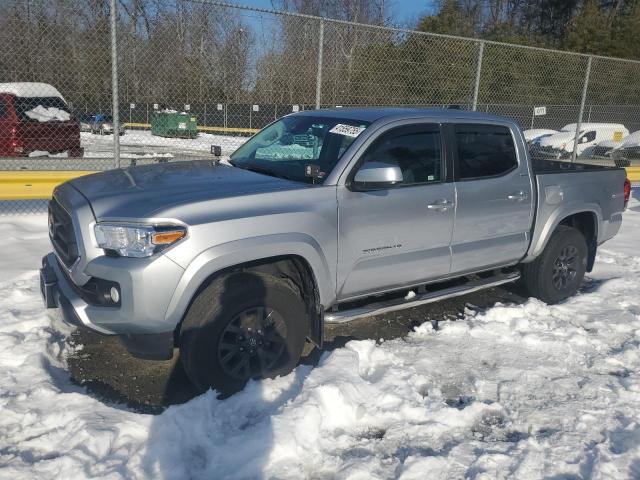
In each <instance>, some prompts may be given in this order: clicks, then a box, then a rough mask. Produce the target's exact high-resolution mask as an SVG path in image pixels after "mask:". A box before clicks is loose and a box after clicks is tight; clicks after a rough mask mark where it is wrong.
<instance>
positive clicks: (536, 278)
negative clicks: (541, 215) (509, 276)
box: [522, 225, 587, 304]
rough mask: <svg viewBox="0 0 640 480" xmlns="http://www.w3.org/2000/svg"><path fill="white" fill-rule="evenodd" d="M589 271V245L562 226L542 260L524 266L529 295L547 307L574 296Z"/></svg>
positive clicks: (523, 278) (552, 238)
mask: <svg viewBox="0 0 640 480" xmlns="http://www.w3.org/2000/svg"><path fill="white" fill-rule="evenodd" d="M586 268H587V242H586V240H585V238H584V235H583V234H582V233H581V232H580V231H579V230H577V229H575V228H573V227H568V226H566V225H560V226H558V228H557V229H556V231H555V232H554V233H553V235H552V236H551V238H550V239H549V243H548V244H547V246H546V247H545V249H544V250H543V251H542V253H541V254H540V256H539V257H538V258H536V259H535V260H534V261H533V262H531V263H526V264H524V265H523V266H522V285H523V286H524V288H525V290H526V292H527V293H528V294H529V295H531V296H532V297H536V298H538V299H540V300H542V301H543V302H545V303H548V304H554V303H558V302H560V301H562V300H564V299H565V298H567V297H570V296H571V295H573V294H575V293H576V292H577V291H578V288H580V285H581V284H582V279H583V278H584V274H585V271H586Z"/></svg>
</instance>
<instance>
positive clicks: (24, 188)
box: [0, 170, 95, 200]
mask: <svg viewBox="0 0 640 480" xmlns="http://www.w3.org/2000/svg"><path fill="white" fill-rule="evenodd" d="M90 173H95V172H94V171H89V170H74V171H57V172H55V171H54V172H52V171H40V172H36V171H28V172H0V185H1V188H0V200H45V199H48V198H51V195H52V194H53V189H54V188H56V186H58V185H60V184H61V183H64V182H66V181H68V180H71V179H73V178H77V177H81V176H82V175H88V174H90Z"/></svg>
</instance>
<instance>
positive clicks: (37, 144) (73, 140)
mask: <svg viewBox="0 0 640 480" xmlns="http://www.w3.org/2000/svg"><path fill="white" fill-rule="evenodd" d="M17 133H18V138H19V139H20V140H22V142H23V145H24V150H25V152H26V153H31V152H35V151H41V152H51V153H57V152H62V151H65V150H69V149H71V148H77V147H79V146H80V127H79V126H78V124H77V123H76V122H73V121H69V122H58V121H55V122H38V121H30V122H21V123H20V124H19V125H18V131H17Z"/></svg>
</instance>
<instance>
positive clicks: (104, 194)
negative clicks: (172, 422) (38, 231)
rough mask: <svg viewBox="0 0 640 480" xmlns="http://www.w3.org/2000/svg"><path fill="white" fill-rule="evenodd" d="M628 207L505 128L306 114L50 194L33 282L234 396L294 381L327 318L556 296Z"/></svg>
mask: <svg viewBox="0 0 640 480" xmlns="http://www.w3.org/2000/svg"><path fill="white" fill-rule="evenodd" d="M629 195H630V184H629V181H628V180H627V178H626V174H625V171H624V169H620V168H607V167H600V166H589V165H582V164H575V163H566V162H557V161H540V162H535V161H532V160H531V159H530V157H529V155H528V152H527V147H526V143H525V139H524V137H523V135H522V133H521V130H520V128H519V127H518V126H517V124H516V123H514V122H513V121H512V120H509V119H507V118H503V117H497V116H490V115H485V114H478V113H473V112H463V111H457V110H455V111H454V110H423V109H410V108H404V109H399V108H372V109H365V108H362V109H346V108H345V109H335V110H317V111H306V112H300V113H296V114H292V115H288V116H286V117H283V118H281V119H279V120H277V121H275V122H273V123H272V124H270V125H269V126H267V127H266V128H264V129H263V130H261V131H260V132H258V133H257V134H256V135H254V136H253V137H252V138H250V139H249V140H248V141H247V142H246V143H245V144H244V145H242V146H241V147H240V148H238V149H237V150H236V151H235V152H234V153H233V154H232V155H231V156H230V159H229V160H228V162H227V161H224V162H221V161H217V159H214V160H208V161H191V162H175V163H164V164H158V165H146V166H137V167H130V168H123V169H116V170H111V171H106V172H101V173H96V174H93V175H88V176H84V177H80V178H77V179H74V180H71V181H69V182H67V183H64V184H62V185H60V186H59V187H57V188H56V190H55V192H54V195H53V198H52V200H51V202H50V205H49V234H50V237H51V242H52V244H53V252H52V253H50V254H48V255H47V256H45V257H44V259H43V267H42V269H41V289H42V292H43V296H44V301H45V304H46V306H47V307H49V308H59V309H60V310H61V312H62V315H63V317H64V318H65V320H66V321H68V322H70V323H73V324H76V325H78V326H81V327H86V328H89V329H91V330H93V331H96V332H99V333H102V334H106V335H118V336H120V338H121V339H122V342H123V343H124V345H125V346H126V347H127V349H128V350H129V352H130V353H131V354H132V355H135V356H138V357H143V358H150V359H168V358H171V357H172V355H173V354H174V353H173V352H174V350H175V349H178V350H179V357H180V361H181V362H182V364H183V366H184V369H185V371H186V373H187V375H188V377H189V378H190V380H191V381H192V382H193V383H194V385H195V386H196V387H197V388H198V389H200V390H206V389H208V388H211V387H213V388H216V389H218V390H219V391H232V390H234V389H237V388H240V387H242V385H243V384H244V383H245V382H246V381H247V380H248V379H251V378H261V377H273V376H276V375H280V374H285V373H287V372H289V371H290V370H292V369H293V368H294V367H295V366H296V364H297V362H298V361H299V358H300V356H301V352H302V351H303V348H304V345H305V342H306V341H309V342H312V343H314V344H316V345H317V346H319V347H321V346H322V339H323V328H324V325H325V324H329V323H336V322H348V321H350V320H353V319H356V318H361V317H365V316H371V315H377V314H381V313H386V312H390V311H394V310H399V309H403V308H409V307H415V306H418V305H422V304H426V303H429V302H434V301H437V300H440V299H443V298H450V297H454V296H458V295H464V294H466V293H469V292H473V291H477V290H480V289H485V288H490V287H495V286H498V285H503V284H507V283H511V282H520V283H521V285H522V287H523V289H524V290H525V291H526V292H527V293H528V294H529V295H531V296H533V297H537V298H539V299H540V300H542V301H544V302H547V303H549V304H553V303H557V302H560V301H562V300H564V299H566V298H567V297H569V296H571V295H573V294H574V293H576V291H577V290H578V288H579V287H580V284H581V282H582V279H583V276H584V274H585V272H588V271H590V270H591V269H592V268H593V264H594V260H595V255H596V249H597V247H598V245H600V244H602V243H603V242H605V241H606V240H608V239H610V238H611V237H613V236H614V235H615V234H616V233H617V232H618V230H619V228H620V225H621V221H622V212H623V211H624V209H625V208H626V204H627V201H628V199H629ZM410 292H411V293H410Z"/></svg>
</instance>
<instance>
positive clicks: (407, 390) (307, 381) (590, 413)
mask: <svg viewBox="0 0 640 480" xmlns="http://www.w3.org/2000/svg"><path fill="white" fill-rule="evenodd" d="M635 193H636V194H637V192H635ZM639 212H640V204H639V203H638V201H637V200H632V204H631V208H630V210H629V211H627V212H626V213H625V214H624V223H623V227H622V231H621V233H620V235H619V236H618V237H617V238H616V239H614V240H613V241H612V242H610V243H608V244H606V245H605V246H604V248H602V249H601V250H600V251H599V254H598V259H597V264H596V270H595V271H594V272H593V273H592V274H590V275H589V279H588V280H587V282H586V283H585V286H584V288H583V289H582V292H581V293H580V294H579V295H577V296H576V297H574V298H571V299H570V300H568V301H567V302H565V303H563V304H562V305H557V306H547V305H545V304H543V303H541V302H539V301H537V300H529V301H528V302H526V303H524V304H522V305H501V304H498V305H496V306H495V307H493V308H490V309H487V310H479V309H476V308H475V307H473V306H471V305H468V307H467V310H466V314H465V318H464V320H462V321H455V322H442V324H441V326H442V328H441V330H439V331H434V330H433V329H432V328H431V326H430V325H422V326H421V327H419V328H418V329H417V330H416V331H415V332H414V333H412V334H411V335H409V336H408V337H407V338H406V339H398V340H392V341H386V342H384V343H381V344H376V342H374V341H352V342H349V343H347V345H346V346H345V347H344V348H340V349H337V350H335V351H333V352H331V353H326V354H325V355H324V356H323V357H322V359H321V361H320V364H319V365H318V366H317V367H316V368H311V367H308V366H300V367H298V368H297V369H296V370H295V371H294V372H293V373H292V374H290V375H288V376H286V377H283V378H278V379H275V380H268V381H261V382H252V383H251V384H249V385H248V386H247V388H246V389H245V390H244V391H242V392H240V393H238V394H236V395H234V396H233V397H231V398H229V399H226V400H218V399H216V398H215V395H214V394H213V393H212V392H209V393H207V394H204V395H201V396H199V397H197V398H195V399H193V400H191V401H190V402H188V403H186V404H184V405H181V406H174V407H171V408H169V409H167V410H166V411H165V412H164V413H162V414H161V415H157V416H150V415H142V414H138V413H134V412H132V411H129V410H127V409H125V408H123V407H121V406H118V405H109V404H104V403H102V402H100V401H98V400H96V399H94V398H93V397H92V396H91V395H89V394H88V393H87V392H86V391H84V390H83V389H82V388H79V387H75V386H73V385H71V384H70V382H69V380H68V374H67V372H66V370H65V363H64V357H65V349H66V348H67V347H66V346H65V343H64V335H65V334H66V333H67V332H68V327H66V326H64V325H63V324H61V323H60V321H59V320H58V319H57V318H56V317H55V316H54V315H53V314H52V313H50V312H48V311H45V310H44V309H43V308H42V306H41V302H40V299H39V292H38V284H37V277H36V273H35V268H36V266H37V264H38V262H39V258H40V255H41V250H42V248H43V244H42V238H43V237H44V236H45V235H46V232H45V225H44V222H43V220H44V219H43V218H39V219H27V218H19V219H13V220H11V221H10V223H7V220H5V219H0V222H4V223H3V227H5V228H6V226H7V225H9V228H11V229H13V230H12V231H13V232H14V234H13V237H12V238H14V240H13V241H12V242H10V243H11V247H10V249H9V250H8V251H7V250H3V252H2V255H3V257H2V263H1V264H0V266H1V267H3V268H7V267H8V266H9V267H11V268H12V270H11V271H10V272H9V273H4V275H3V277H2V279H0V392H2V393H1V394H0V409H2V415H0V466H2V467H3V471H2V474H3V476H5V477H6V478H11V479H31V478H74V479H75V478H87V477H101V478H109V479H119V478H150V479H156V478H168V479H182V478H184V479H187V478H195V479H200V478H202V479H212V478H237V479H246V478H278V479H288V478H291V479H298V478H309V477H311V478H353V479H365V478H366V479H370V478H380V479H386V478H403V479H424V478H430V479H431V478H432V479H440V478H447V479H449V478H476V479H494V478H522V479H537V478H540V479H541V478H550V477H555V478H596V479H598V478H599V479H609V478H640V460H639V459H640V349H639V348H638V347H639V346H640V296H639V295H640V294H639V293H638V292H640V256H638V254H637V238H638V235H639V234H640V213H639ZM38 222H41V223H42V225H40V226H39V230H38V228H37V227H36V225H37V224H38ZM23 232H24V233H23ZM38 232H39V233H38ZM17 244H19V245H17ZM17 261H20V262H21V263H20V264H19V265H15V266H14V262H17ZM3 272H4V270H3ZM123 373H124V372H123Z"/></svg>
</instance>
